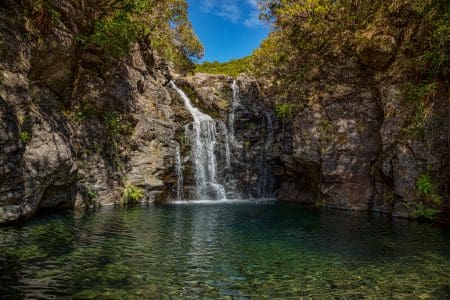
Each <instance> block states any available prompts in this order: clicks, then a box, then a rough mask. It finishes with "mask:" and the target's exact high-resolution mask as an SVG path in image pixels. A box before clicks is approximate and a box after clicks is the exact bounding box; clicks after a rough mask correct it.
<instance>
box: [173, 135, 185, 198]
mask: <svg viewBox="0 0 450 300" xmlns="http://www.w3.org/2000/svg"><path fill="white" fill-rule="evenodd" d="M175 171H176V173H177V200H181V192H182V191H183V164H182V163H181V154H180V145H179V144H177V147H176V149H175Z"/></svg>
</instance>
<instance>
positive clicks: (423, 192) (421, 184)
mask: <svg viewBox="0 0 450 300" xmlns="http://www.w3.org/2000/svg"><path fill="white" fill-rule="evenodd" d="M416 189H417V193H418V203H416V204H415V211H414V214H413V217H414V218H425V219H433V218H434V217H435V216H436V215H437V214H439V213H440V212H441V211H440V210H438V209H434V208H433V207H437V206H440V205H441V204H442V198H441V196H439V194H438V193H437V188H436V185H435V184H434V183H433V181H432V179H431V177H430V175H429V174H427V173H423V174H420V176H419V178H418V179H417V182H416Z"/></svg>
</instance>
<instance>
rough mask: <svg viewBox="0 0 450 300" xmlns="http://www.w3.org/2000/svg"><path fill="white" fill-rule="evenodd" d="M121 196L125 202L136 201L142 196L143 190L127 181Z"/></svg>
mask: <svg viewBox="0 0 450 300" xmlns="http://www.w3.org/2000/svg"><path fill="white" fill-rule="evenodd" d="M122 198H123V202H124V203H125V204H132V203H137V202H139V200H141V199H142V198H144V191H143V190H142V189H140V188H138V187H137V186H135V185H133V184H131V183H128V182H127V183H126V184H125V187H124V188H123V191H122Z"/></svg>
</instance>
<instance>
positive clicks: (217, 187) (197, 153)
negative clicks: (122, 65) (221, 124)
mask: <svg viewBox="0 0 450 300" xmlns="http://www.w3.org/2000/svg"><path fill="white" fill-rule="evenodd" d="M170 84H171V85H172V87H173V88H174V89H175V90H176V91H177V93H178V94H179V95H180V97H181V98H182V99H183V101H184V105H185V107H186V109H187V110H188V111H189V113H190V114H191V115H192V118H193V119H194V122H193V123H192V129H189V130H187V134H188V136H189V138H190V143H191V148H192V151H191V152H192V154H191V155H192V161H193V168H194V177H195V184H196V192H197V197H198V198H199V199H209V198H211V197H212V198H214V199H226V193H225V189H224V187H223V186H222V185H221V184H220V183H218V182H217V161H216V155H215V153H214V151H215V148H216V144H217V139H216V122H215V121H214V120H213V119H212V118H211V117H210V116H209V115H207V114H204V113H202V112H201V111H200V110H198V109H197V108H195V107H194V106H192V103H191V101H190V99H189V98H188V97H187V96H186V94H185V93H184V92H183V91H182V90H181V89H179V88H178V87H177V86H176V85H175V83H174V82H173V81H171V82H170Z"/></svg>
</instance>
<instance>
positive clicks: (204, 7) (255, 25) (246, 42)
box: [187, 0, 269, 62]
mask: <svg viewBox="0 0 450 300" xmlns="http://www.w3.org/2000/svg"><path fill="white" fill-rule="evenodd" d="M187 2H188V3H189V17H190V19H191V21H192V25H193V26H194V30H195V32H196V33H197V35H198V37H199V38H200V40H201V42H202V43H203V46H204V47H205V56H204V58H203V60H202V61H216V60H217V61H220V62H225V61H228V60H230V59H233V58H241V57H244V56H247V55H249V54H251V53H252V52H253V50H254V49H256V48H257V47H258V46H259V44H260V43H261V42H262V40H263V39H264V38H265V37H266V36H267V34H268V33H269V27H268V26H267V25H265V24H263V23H262V22H260V21H259V19H258V15H259V10H258V6H257V0H187Z"/></svg>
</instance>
